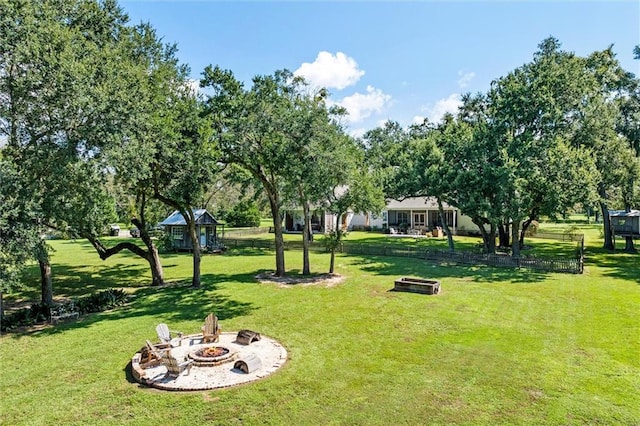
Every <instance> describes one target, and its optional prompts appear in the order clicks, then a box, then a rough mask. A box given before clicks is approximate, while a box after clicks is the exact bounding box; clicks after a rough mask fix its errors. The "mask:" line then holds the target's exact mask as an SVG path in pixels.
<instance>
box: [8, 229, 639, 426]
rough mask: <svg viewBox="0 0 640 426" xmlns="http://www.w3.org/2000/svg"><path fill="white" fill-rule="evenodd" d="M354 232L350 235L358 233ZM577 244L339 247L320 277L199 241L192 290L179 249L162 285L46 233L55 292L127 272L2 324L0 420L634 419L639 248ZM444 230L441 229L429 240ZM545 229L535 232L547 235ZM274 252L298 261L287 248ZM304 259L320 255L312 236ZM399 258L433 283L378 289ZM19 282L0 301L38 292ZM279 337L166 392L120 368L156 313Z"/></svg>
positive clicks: (143, 271)
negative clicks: (566, 249) (249, 357)
mask: <svg viewBox="0 0 640 426" xmlns="http://www.w3.org/2000/svg"><path fill="white" fill-rule="evenodd" d="M359 237H360V236H359V235H358V234H357V233H353V234H350V236H349V238H350V239H351V238H353V239H354V241H355V240H356V239H358V240H360V239H361V240H366V239H367V237H366V235H362V238H359ZM596 238H597V234H595V236H594V239H593V240H589V239H588V241H591V242H590V244H589V246H588V251H587V262H588V263H587V266H586V271H585V274H583V275H562V274H540V273H534V272H530V271H526V270H521V271H512V270H507V269H493V268H485V267H478V268H476V267H459V266H453V265H444V266H441V265H435V264H432V263H426V262H424V261H419V260H417V259H406V258H383V257H375V258H368V257H366V258H365V257H357V256H338V258H337V260H336V272H338V273H340V274H342V275H344V276H345V277H346V280H345V282H344V283H342V284H340V285H338V286H334V287H322V286H315V287H314V286H305V287H303V286H293V287H291V288H281V287H278V286H276V285H271V284H258V283H257V282H256V281H255V279H254V276H255V275H256V274H257V273H258V272H260V271H264V270H271V269H273V267H274V257H273V253H272V252H269V251H259V250H244V251H231V252H228V253H225V254H224V255H207V256H205V257H204V259H203V262H202V273H203V279H202V281H203V283H204V285H203V288H202V289H199V290H192V289H190V288H189V287H187V286H186V283H187V282H188V281H189V276H190V267H191V259H190V257H189V255H188V254H174V255H165V256H163V265H164V268H165V274H166V276H167V279H168V280H169V281H171V282H173V285H171V286H168V287H165V288H150V287H147V286H146V284H147V282H148V280H149V274H148V271H147V268H146V265H145V263H144V262H142V261H141V260H139V259H137V258H135V257H132V256H127V255H120V256H117V257H114V258H112V259H109V260H107V261H105V262H103V261H100V260H99V258H98V257H97V255H96V254H95V253H94V252H93V251H92V249H91V247H90V246H89V244H88V243H84V242H72V241H54V242H53V245H54V247H55V249H56V251H55V253H54V254H53V263H54V274H55V280H56V281H55V292H56V295H57V296H74V295H79V294H83V293H85V292H89V291H94V290H99V289H103V288H107V287H125V288H128V289H129V291H131V292H132V294H133V295H134V298H133V299H132V301H131V303H130V304H129V305H128V306H126V307H124V308H120V309H117V310H114V311H112V312H106V313H101V314H94V315H89V316H86V317H83V318H82V319H81V320H80V321H78V322H71V323H67V324H64V325H60V326H57V327H48V328H44V329H42V330H40V331H35V332H30V333H25V334H14V335H6V336H3V337H2V338H1V339H0V364H1V366H2V368H1V369H0V383H1V384H2V386H0V423H2V424H7V425H14V424H47V425H48V424H65V425H67V424H78V425H85V424H184V425H193V424H220V425H229V424H296V425H298V424H299V425H307V424H309V425H316V424H346V425H354V424H355V425H357V424H361V425H371V424H373V425H375V424H385V425H386V424H390V423H392V424H442V425H447V424H487V425H494V424H523V425H530V424H563V425H566V424H625V425H637V424H639V423H640V357H639V355H640V321H639V319H638V306H640V285H639V284H640V271H639V270H638V260H639V259H638V255H628V254H623V253H615V254H609V253H605V252H603V251H602V250H600V249H598V247H599V245H600V244H601V243H599V242H598V241H596ZM445 244H446V242H445ZM549 244H550V243H549ZM286 256H287V269H288V270H289V271H291V272H292V273H296V272H298V271H299V270H300V269H301V260H302V259H301V258H302V253H301V252H299V251H289V252H287V253H286ZM311 261H312V270H313V271H314V272H325V271H326V270H327V269H328V263H329V257H328V255H325V254H315V253H312V254H311ZM403 275H411V276H422V277H429V278H436V279H439V280H441V282H442V288H443V290H442V293H441V294H440V295H438V296H426V295H419V294H411V293H396V292H390V291H389V290H390V289H391V288H392V287H393V280H394V279H395V278H397V277H399V276H403ZM28 277H30V278H29V280H30V281H31V283H32V284H31V285H32V287H31V288H28V289H25V291H23V292H22V293H18V294H14V295H11V296H8V297H6V300H7V301H8V302H9V303H12V302H14V301H16V300H22V299H36V300H37V298H38V295H39V292H38V288H37V286H38V282H37V275H36V271H35V270H34V271H32V272H31V274H29V275H28ZM209 312H216V314H217V315H218V316H219V318H220V319H221V325H222V327H223V329H224V330H226V331H232V330H238V329H241V328H248V329H252V330H256V331H258V332H260V333H262V334H264V335H267V336H271V337H273V338H275V339H277V340H278V341H280V342H281V343H282V344H283V345H284V346H285V347H286V348H287V351H288V353H289V356H290V359H289V361H288V362H287V364H285V366H284V367H283V368H282V369H280V370H279V371H278V372H276V373H275V374H274V375H271V376H269V377H268V378H266V379H264V380H262V381H259V382H255V383H253V384H248V385H243V386H240V387H237V388H229V389H223V390H214V391H207V392H191V393H171V392H160V391H156V390H150V389H146V388H143V387H140V386H139V385H138V384H136V383H132V381H131V378H130V375H129V373H128V370H127V363H128V361H129V360H130V358H131V356H132V355H133V353H134V352H135V351H137V350H138V349H139V348H140V347H141V346H142V345H143V344H144V341H145V339H153V340H155V339H156V336H155V331H154V328H155V326H156V325H157V324H158V323H159V322H166V323H168V324H169V325H170V327H171V328H172V329H176V330H182V331H184V332H189V333H192V332H196V331H197V330H199V328H200V326H201V325H202V322H203V320H204V317H205V316H206V315H207V314H208V313H209Z"/></svg>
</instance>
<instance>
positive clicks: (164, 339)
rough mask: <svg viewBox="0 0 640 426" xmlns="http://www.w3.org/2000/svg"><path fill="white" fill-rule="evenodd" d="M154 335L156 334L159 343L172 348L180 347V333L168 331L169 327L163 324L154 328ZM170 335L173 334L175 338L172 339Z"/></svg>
mask: <svg viewBox="0 0 640 426" xmlns="http://www.w3.org/2000/svg"><path fill="white" fill-rule="evenodd" d="M156 333H158V338H159V339H160V343H163V344H165V345H168V346H170V347H172V348H175V347H176V346H180V345H182V333H181V332H179V331H172V330H169V326H168V325H167V324H165V323H161V324H158V325H157V326H156ZM172 333H173V334H175V335H176V337H173V338H172V337H171V334H172Z"/></svg>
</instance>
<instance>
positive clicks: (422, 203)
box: [386, 197, 453, 210]
mask: <svg viewBox="0 0 640 426" xmlns="http://www.w3.org/2000/svg"><path fill="white" fill-rule="evenodd" d="M442 207H444V208H445V209H447V210H450V209H453V207H451V206H450V205H448V204H447V203H445V202H443V203H442ZM437 208H438V201H437V200H436V199H435V198H434V197H411V198H405V199H404V200H402V201H399V200H388V201H387V207H386V209H387V210H411V209H413V210H425V209H437Z"/></svg>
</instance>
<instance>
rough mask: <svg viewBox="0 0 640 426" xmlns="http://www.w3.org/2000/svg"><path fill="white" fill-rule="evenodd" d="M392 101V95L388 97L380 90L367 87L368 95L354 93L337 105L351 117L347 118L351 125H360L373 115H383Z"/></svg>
mask: <svg viewBox="0 0 640 426" xmlns="http://www.w3.org/2000/svg"><path fill="white" fill-rule="evenodd" d="M390 101H391V95H387V94H386V93H384V92H383V91H382V90H380V89H376V88H375V87H373V86H367V93H366V94H362V93H358V92H356V93H354V94H353V95H351V96H347V97H344V98H342V100H340V101H338V102H336V104H338V105H340V106H342V107H344V108H345V109H346V110H347V112H348V113H349V115H348V116H347V117H346V119H347V121H348V122H350V123H358V122H360V121H362V120H364V119H365V118H368V117H370V116H371V114H373V113H378V114H379V113H381V112H382V110H383V109H384V107H385V106H387V105H388V104H389V102H390Z"/></svg>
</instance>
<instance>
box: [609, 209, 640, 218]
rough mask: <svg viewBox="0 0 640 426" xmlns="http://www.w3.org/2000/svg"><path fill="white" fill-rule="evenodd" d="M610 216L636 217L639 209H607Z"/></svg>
mask: <svg viewBox="0 0 640 426" xmlns="http://www.w3.org/2000/svg"><path fill="white" fill-rule="evenodd" d="M609 216H610V217H638V216H640V210H631V211H626V210H609Z"/></svg>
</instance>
